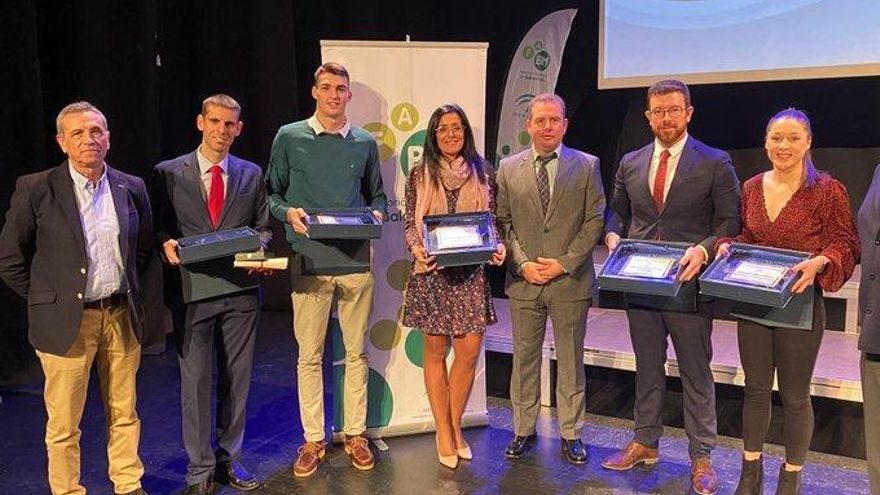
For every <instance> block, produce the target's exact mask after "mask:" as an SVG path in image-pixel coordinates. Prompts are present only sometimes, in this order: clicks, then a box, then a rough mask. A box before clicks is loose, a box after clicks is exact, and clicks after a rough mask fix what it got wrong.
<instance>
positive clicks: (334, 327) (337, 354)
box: [327, 318, 345, 363]
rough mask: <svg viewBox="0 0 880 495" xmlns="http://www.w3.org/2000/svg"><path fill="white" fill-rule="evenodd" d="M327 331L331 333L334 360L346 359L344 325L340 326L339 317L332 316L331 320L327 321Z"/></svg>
mask: <svg viewBox="0 0 880 495" xmlns="http://www.w3.org/2000/svg"><path fill="white" fill-rule="evenodd" d="M327 331H328V332H329V333H330V343H331V347H330V348H331V350H332V352H333V361H332V362H334V363H335V362H337V361H342V360H343V359H345V343H343V341H342V327H341V326H339V319H338V318H330V322H329V323H327Z"/></svg>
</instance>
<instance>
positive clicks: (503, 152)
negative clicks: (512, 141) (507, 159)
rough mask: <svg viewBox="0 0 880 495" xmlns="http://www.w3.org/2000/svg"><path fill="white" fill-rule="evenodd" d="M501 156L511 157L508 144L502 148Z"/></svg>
mask: <svg viewBox="0 0 880 495" xmlns="http://www.w3.org/2000/svg"><path fill="white" fill-rule="evenodd" d="M501 154H502V155H504V156H507V155H509V154H510V146H509V145H507V144H505V145H504V146H502V147H501Z"/></svg>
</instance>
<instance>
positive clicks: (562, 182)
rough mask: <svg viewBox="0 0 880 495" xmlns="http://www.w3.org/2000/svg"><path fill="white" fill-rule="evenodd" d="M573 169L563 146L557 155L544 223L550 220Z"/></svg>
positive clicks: (569, 152) (566, 149)
mask: <svg viewBox="0 0 880 495" xmlns="http://www.w3.org/2000/svg"><path fill="white" fill-rule="evenodd" d="M532 168H534V167H532ZM573 169H574V164H573V163H572V153H571V150H569V149H568V148H566V147H565V146H563V147H562V149H561V150H560V154H559V164H558V165H557V167H556V178H554V179H553V194H552V195H551V196H550V204H549V205H547V214H546V215H544V221H547V219H548V218H550V215H552V214H553V211H554V210H555V209H556V205H557V204H559V198H560V197H561V196H562V193H563V192H565V189H566V186H567V185H568V184H569V183H570V182H571V181H570V180H569V176H570V175H571V173H572V170H573ZM536 187H537V179H536Z"/></svg>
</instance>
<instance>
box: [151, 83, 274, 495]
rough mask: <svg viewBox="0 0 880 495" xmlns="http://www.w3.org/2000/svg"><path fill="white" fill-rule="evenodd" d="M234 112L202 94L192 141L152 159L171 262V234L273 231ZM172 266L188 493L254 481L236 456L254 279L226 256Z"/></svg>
mask: <svg viewBox="0 0 880 495" xmlns="http://www.w3.org/2000/svg"><path fill="white" fill-rule="evenodd" d="M240 114H241V106H239V104H238V102H236V101H235V100H234V99H233V98H231V97H230V96H228V95H223V94H217V95H213V96H210V97H208V98H206V99H205V100H204V101H203V102H202V112H201V114H199V115H198V116H197V117H196V127H197V128H198V129H199V131H201V133H202V142H201V144H200V145H199V147H198V149H196V151H194V152H192V153H188V154H186V155H183V156H180V157H177V158H175V159H173V160H168V161H166V162H162V163H160V164H159V165H157V166H156V173H155V176H154V187H153V189H154V190H153V194H154V195H155V201H154V205H155V208H156V219H157V221H156V225H157V237H158V241H159V242H160V244H161V246H162V252H163V254H164V258H165V260H166V262H167V263H168V264H170V265H171V266H178V265H180V259H179V257H178V252H177V245H178V243H177V239H178V238H179V237H182V236H183V237H185V236H192V235H199V234H207V233H210V232H214V231H218V230H226V229H232V228H236V227H252V228H254V229H256V230H257V231H258V232H259V233H260V238H261V243H262V246H263V247H266V245H267V244H268V242H269V241H270V240H271V238H272V232H271V230H269V227H268V224H269V203H268V196H267V195H266V189H265V186H264V183H263V173H262V170H261V169H260V167H259V166H257V165H256V164H254V163H251V162H248V161H245V160H241V159H239V158H236V157H234V156H232V155H230V154H229V148H230V147H231V146H232V143H233V141H234V140H235V138H236V137H238V135H239V134H240V133H241V129H242V125H243V124H242V122H241V120H239V116H240ZM179 274H180V277H181V278H182V282H183V287H185V288H186V291H185V294H184V295H183V298H182V299H183V302H184V303H185V309H183V310H182V311H177V312H176V313H177V314H178V315H180V316H183V317H184V321H183V323H182V325H178V328H177V329H176V330H177V332H178V339H177V340H178V354H179V362H180V377H181V378H180V382H181V383H180V392H181V402H182V412H183V442H184V446H185V447H186V451H187V454H188V455H189V466H188V468H187V474H186V479H187V484H188V488H187V489H186V492H185V493H186V494H187V495H195V494H199V495H201V494H208V493H213V492H214V490H215V484H214V478H215V477H216V480H217V481H219V482H220V483H223V484H226V485H230V486H232V487H234V488H237V489H239V490H245V491H247V490H254V489H256V488H258V487H259V486H260V483H259V482H257V480H256V479H255V478H254V477H253V476H252V475H251V474H250V473H248V471H247V470H246V469H245V468H244V466H243V465H242V464H241V463H240V462H239V459H240V457H241V452H242V443H243V440H244V425H245V404H246V402H247V396H248V391H249V389H250V382H251V369H252V363H253V355H254V341H255V339H256V327H257V320H258V318H259V307H260V300H259V293H258V290H259V288H258V281H257V280H254V279H252V278H249V277H251V276H250V275H249V274H247V273H246V272H244V271H243V270H240V269H234V268H232V258H231V257H227V258H221V259H220V260H216V261H208V262H203V263H202V264H199V266H181V267H180V270H179ZM171 275H172V276H174V275H177V274H176V273H174V272H172V273H171ZM168 285H169V284H166V288H167V287H168ZM172 285H173V284H172ZM177 296H179V294H176V293H171V294H167V293H166V300H170V301H174V300H175V299H177ZM178 309H179V308H178ZM181 327H182V328H181ZM215 337H216V338H217V339H218V342H216V343H215V341H214V339H215ZM215 348H216V355H217V361H218V380H219V383H218V386H217V415H216V418H217V424H216V428H217V437H218V439H217V443H218V448H217V450H216V452H214V451H212V449H211V430H212V429H211V404H210V398H211V371H212V363H213V356H214V352H215Z"/></svg>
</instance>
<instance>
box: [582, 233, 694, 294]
mask: <svg viewBox="0 0 880 495" xmlns="http://www.w3.org/2000/svg"><path fill="white" fill-rule="evenodd" d="M691 246H692V244H690V243H687V242H666V241H639V240H634V239H621V240H620V243H619V244H618V245H617V248H616V249H615V250H614V251H613V252H612V253H611V254H610V255H609V256H608V259H607V260H606V261H605V264H604V265H603V266H602V271H601V272H600V273H599V277H598V279H599V288H600V289H602V290H613V291H618V292H627V293H632V294H645V295H651V296H667V297H675V296H677V295H678V292H679V290H680V289H681V286H682V282H681V281H680V280H678V272H679V264H678V260H680V259H681V257H682V256H684V253H685V252H686V251H687V249H688V248H689V247H691Z"/></svg>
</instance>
